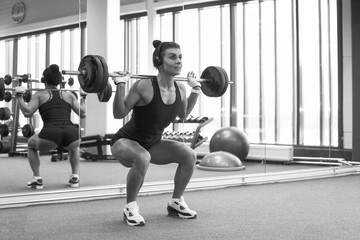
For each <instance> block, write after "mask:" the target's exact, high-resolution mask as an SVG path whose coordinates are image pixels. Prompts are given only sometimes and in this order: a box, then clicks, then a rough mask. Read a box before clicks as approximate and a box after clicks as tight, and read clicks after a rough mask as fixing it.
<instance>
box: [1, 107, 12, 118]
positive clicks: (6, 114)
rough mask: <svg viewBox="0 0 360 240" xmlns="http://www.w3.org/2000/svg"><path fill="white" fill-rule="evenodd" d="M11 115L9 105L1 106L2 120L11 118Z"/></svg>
mask: <svg viewBox="0 0 360 240" xmlns="http://www.w3.org/2000/svg"><path fill="white" fill-rule="evenodd" d="M10 116H11V112H10V109H9V108H7V107H2V108H0V120H9V119H10Z"/></svg>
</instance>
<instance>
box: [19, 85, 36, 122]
mask: <svg viewBox="0 0 360 240" xmlns="http://www.w3.org/2000/svg"><path fill="white" fill-rule="evenodd" d="M24 92H25V87H15V94H16V101H17V102H18V104H19V107H20V110H21V112H22V113H23V114H24V116H25V117H27V118H28V117H31V116H32V115H33V114H34V113H35V112H36V111H37V110H38V108H39V93H38V92H36V93H35V94H34V95H33V96H32V97H31V100H30V102H28V103H26V102H25V101H24V99H23V94H24Z"/></svg>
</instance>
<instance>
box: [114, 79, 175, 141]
mask: <svg viewBox="0 0 360 240" xmlns="http://www.w3.org/2000/svg"><path fill="white" fill-rule="evenodd" d="M151 81H152V85H153V89H154V96H153V98H152V100H151V101H150V102H149V103H148V104H147V105H145V106H135V107H134V108H133V112H132V115H131V119H130V121H129V122H127V123H126V124H125V125H124V126H123V127H122V128H121V129H120V130H119V133H120V135H122V136H124V134H125V136H127V137H128V138H130V139H133V140H135V141H137V142H139V143H140V145H143V146H144V147H148V146H149V144H150V145H152V144H153V143H155V142H157V141H159V140H160V139H161V135H162V133H163V131H164V129H165V128H166V127H167V126H169V124H170V123H171V122H173V121H174V119H175V118H176V116H177V115H178V114H179V112H180V109H181V97H180V90H179V87H178V86H177V84H176V82H175V83H174V84H175V93H176V98H175V101H174V103H173V104H165V103H164V102H163V100H162V98H161V94H160V89H159V84H158V81H157V78H156V77H153V78H152V79H151ZM121 133H122V134H121Z"/></svg>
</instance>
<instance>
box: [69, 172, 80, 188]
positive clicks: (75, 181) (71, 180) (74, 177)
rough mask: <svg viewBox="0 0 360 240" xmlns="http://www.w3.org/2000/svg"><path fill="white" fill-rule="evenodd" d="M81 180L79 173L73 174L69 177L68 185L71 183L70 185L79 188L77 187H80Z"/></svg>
mask: <svg viewBox="0 0 360 240" xmlns="http://www.w3.org/2000/svg"><path fill="white" fill-rule="evenodd" d="M79 181H80V178H79V175H77V174H71V175H70V177H69V183H68V185H69V186H70V187H74V188H77V187H79Z"/></svg>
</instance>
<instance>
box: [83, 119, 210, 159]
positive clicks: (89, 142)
mask: <svg viewBox="0 0 360 240" xmlns="http://www.w3.org/2000/svg"><path fill="white" fill-rule="evenodd" d="M212 121H213V118H209V119H207V120H206V121H204V122H202V123H198V125H197V128H196V130H195V132H194V137H193V139H192V141H191V143H190V147H191V148H192V149H195V148H197V147H198V146H200V145H201V144H202V143H204V142H205V141H206V140H207V137H204V138H203V139H201V140H198V138H199V136H200V130H201V129H202V128H203V127H204V126H205V125H207V124H209V123H210V122H212ZM178 123H180V122H174V123H173V124H178ZM181 123H182V122H181ZM184 123H190V122H187V121H184ZM113 136H114V134H105V135H104V136H102V135H92V136H84V137H82V138H81V143H80V157H81V158H83V159H87V160H92V161H97V160H116V158H115V157H114V156H113V155H104V154H103V150H102V147H103V146H106V145H110V142H111V139H112V137H113ZM89 147H95V148H96V150H97V154H93V153H90V152H88V151H86V148H89Z"/></svg>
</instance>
